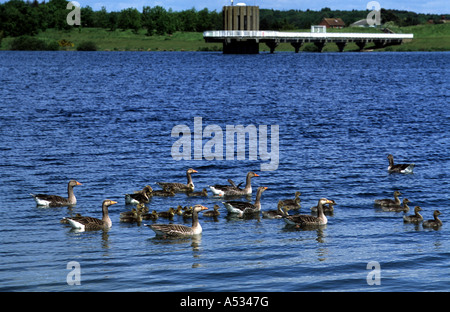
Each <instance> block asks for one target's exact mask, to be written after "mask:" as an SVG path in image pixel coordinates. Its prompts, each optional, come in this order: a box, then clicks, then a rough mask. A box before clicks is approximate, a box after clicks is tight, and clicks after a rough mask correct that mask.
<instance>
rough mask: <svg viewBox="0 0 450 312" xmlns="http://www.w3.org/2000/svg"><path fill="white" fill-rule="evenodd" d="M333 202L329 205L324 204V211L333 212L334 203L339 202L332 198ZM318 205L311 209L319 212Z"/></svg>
mask: <svg viewBox="0 0 450 312" xmlns="http://www.w3.org/2000/svg"><path fill="white" fill-rule="evenodd" d="M331 201H332V203H329V204H328V206H325V205H323V207H322V209H323V212H324V213H332V212H334V207H333V206H334V205H337V203H336V202H335V201H334V200H331ZM317 209H318V208H317V206H314V207H311V211H313V212H317Z"/></svg>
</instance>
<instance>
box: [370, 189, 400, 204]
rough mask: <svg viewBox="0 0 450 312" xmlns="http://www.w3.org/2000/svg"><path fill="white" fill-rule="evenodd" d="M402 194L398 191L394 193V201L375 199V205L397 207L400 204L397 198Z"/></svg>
mask: <svg viewBox="0 0 450 312" xmlns="http://www.w3.org/2000/svg"><path fill="white" fill-rule="evenodd" d="M400 195H402V193H400V192H399V191H395V192H394V199H390V198H385V199H375V205H378V206H399V205H401V204H402V202H401V201H400V199H399V198H398V197H399V196H400Z"/></svg>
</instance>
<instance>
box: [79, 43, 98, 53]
mask: <svg viewBox="0 0 450 312" xmlns="http://www.w3.org/2000/svg"><path fill="white" fill-rule="evenodd" d="M77 51H97V45H96V44H95V42H93V41H83V42H81V43H80V44H79V45H78V46H77Z"/></svg>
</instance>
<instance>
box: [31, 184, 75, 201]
mask: <svg viewBox="0 0 450 312" xmlns="http://www.w3.org/2000/svg"><path fill="white" fill-rule="evenodd" d="M77 185H83V184H81V183H80V182H78V181H75V180H70V181H69V183H68V185H67V194H68V197H67V198H64V197H61V196H58V195H46V194H30V195H31V196H33V198H34V200H35V201H36V204H37V205H38V206H46V207H58V206H73V205H76V204H77V199H76V197H75V194H74V193H73V188H74V187H75V186H77Z"/></svg>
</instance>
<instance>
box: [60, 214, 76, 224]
mask: <svg viewBox="0 0 450 312" xmlns="http://www.w3.org/2000/svg"><path fill="white" fill-rule="evenodd" d="M79 217H81V214H79V213H77V214H75V217H74V218H79ZM59 222H61V223H62V224H69V221H67V219H66V218H62V219H61V220H60V221H59Z"/></svg>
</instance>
